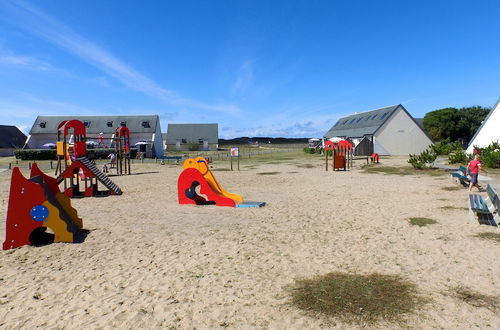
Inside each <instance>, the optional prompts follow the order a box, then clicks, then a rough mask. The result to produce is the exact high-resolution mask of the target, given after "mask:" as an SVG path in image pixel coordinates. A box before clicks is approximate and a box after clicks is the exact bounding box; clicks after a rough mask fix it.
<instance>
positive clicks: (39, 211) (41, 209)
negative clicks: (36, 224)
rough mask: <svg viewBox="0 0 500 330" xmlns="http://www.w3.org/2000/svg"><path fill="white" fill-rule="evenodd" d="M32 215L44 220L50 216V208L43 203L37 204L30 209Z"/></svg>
mask: <svg viewBox="0 0 500 330" xmlns="http://www.w3.org/2000/svg"><path fill="white" fill-rule="evenodd" d="M30 216H31V218H32V219H33V220H35V221H43V220H45V219H47V217H48V216H49V209H48V208H46V207H45V206H43V205H35V206H33V208H32V209H31V210H30Z"/></svg>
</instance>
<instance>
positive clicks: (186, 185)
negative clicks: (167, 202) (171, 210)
mask: <svg viewBox="0 0 500 330" xmlns="http://www.w3.org/2000/svg"><path fill="white" fill-rule="evenodd" d="M182 167H183V168H184V170H183V171H182V173H181V174H180V175H179V179H178V180H177V193H178V198H179V204H192V205H193V204H194V205H217V206H230V207H240V208H244V207H262V206H264V205H265V204H266V203H265V202H244V201H243V197H241V196H240V195H236V194H232V193H229V192H227V191H225V190H224V188H222V186H221V185H220V184H219V182H218V181H217V179H216V178H215V176H214V175H213V174H212V172H211V171H210V169H209V168H208V164H207V160H206V159H205V158H203V157H198V158H188V159H186V160H185V161H184V164H183V165H182ZM198 186H199V187H200V188H199V194H198V193H197V191H196V189H197V187H198ZM201 195H205V196H206V198H205V197H203V196H201Z"/></svg>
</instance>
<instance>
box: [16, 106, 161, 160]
mask: <svg viewBox="0 0 500 330" xmlns="http://www.w3.org/2000/svg"><path fill="white" fill-rule="evenodd" d="M72 119H76V120H80V121H81V122H82V123H83V124H84V125H85V127H86V128H87V140H94V141H95V142H97V141H98V137H99V134H100V133H103V136H104V139H103V144H104V147H110V148H113V147H114V143H113V140H112V139H111V138H113V137H115V133H116V128H117V127H120V126H123V125H125V126H127V127H128V128H129V130H130V146H131V147H132V148H134V147H137V149H142V150H139V151H141V152H145V153H146V157H162V156H163V142H162V136H161V128H160V118H159V116H158V115H134V116H38V117H37V118H36V120H35V123H34V124H33V127H31V130H30V132H29V136H28V139H27V140H26V145H25V148H28V149H42V148H43V145H44V144H47V143H55V142H56V141H57V127H58V126H59V123H61V122H62V121H63V120H72ZM138 142H146V143H145V144H144V143H141V144H139V145H137V146H136V143H138Z"/></svg>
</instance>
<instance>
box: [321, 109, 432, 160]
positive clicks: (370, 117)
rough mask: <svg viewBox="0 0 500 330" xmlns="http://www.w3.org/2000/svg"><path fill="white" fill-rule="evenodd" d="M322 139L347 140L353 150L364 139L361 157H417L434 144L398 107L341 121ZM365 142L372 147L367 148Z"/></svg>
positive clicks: (377, 110)
mask: <svg viewBox="0 0 500 330" xmlns="http://www.w3.org/2000/svg"><path fill="white" fill-rule="evenodd" d="M324 137H325V138H326V139H332V138H347V139H350V140H351V141H352V142H353V143H354V145H355V146H357V145H358V144H359V143H360V142H361V141H362V140H363V139H365V140H364V141H363V143H362V146H363V149H364V150H365V151H364V153H365V154H366V153H371V152H376V153H378V154H379V155H408V154H418V153H421V152H422V151H423V150H425V149H426V148H427V147H428V146H429V145H431V144H432V143H433V142H432V139H431V138H430V137H429V136H428V135H427V133H426V132H425V130H424V129H423V128H422V127H421V126H420V125H419V124H418V123H417V122H416V121H415V119H413V117H412V116H411V115H410V114H409V113H408V111H407V110H406V109H405V108H404V107H403V106H402V105H401V104H398V105H393V106H390V107H385V108H381V109H376V110H371V111H367V112H359V113H355V114H353V115H350V116H347V117H343V118H341V119H339V120H338V121H337V123H336V124H335V125H333V126H332V128H330V130H329V131H328V132H326V134H325V136H324ZM367 140H368V141H369V143H371V146H367V143H368V142H367ZM358 154H359V153H358Z"/></svg>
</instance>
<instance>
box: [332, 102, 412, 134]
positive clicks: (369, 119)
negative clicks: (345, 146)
mask: <svg viewBox="0 0 500 330" xmlns="http://www.w3.org/2000/svg"><path fill="white" fill-rule="evenodd" d="M399 107H401V108H403V106H402V105H401V104H398V105H393V106H390V107H385V108H380V109H376V110H371V111H367V112H359V113H355V114H354V115H350V116H347V117H343V118H340V119H339V120H338V121H337V122H336V123H335V125H333V126H332V128H330V130H329V131H328V132H326V134H325V138H327V139H330V138H332V137H335V136H338V137H363V136H365V135H373V134H375V132H376V131H377V130H378V129H379V128H380V127H381V126H382V125H383V124H384V123H385V122H386V121H387V120H388V119H389V118H390V117H391V116H392V115H393V114H394V112H396V110H397V109H398V108H399ZM403 109H404V108H403Z"/></svg>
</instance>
